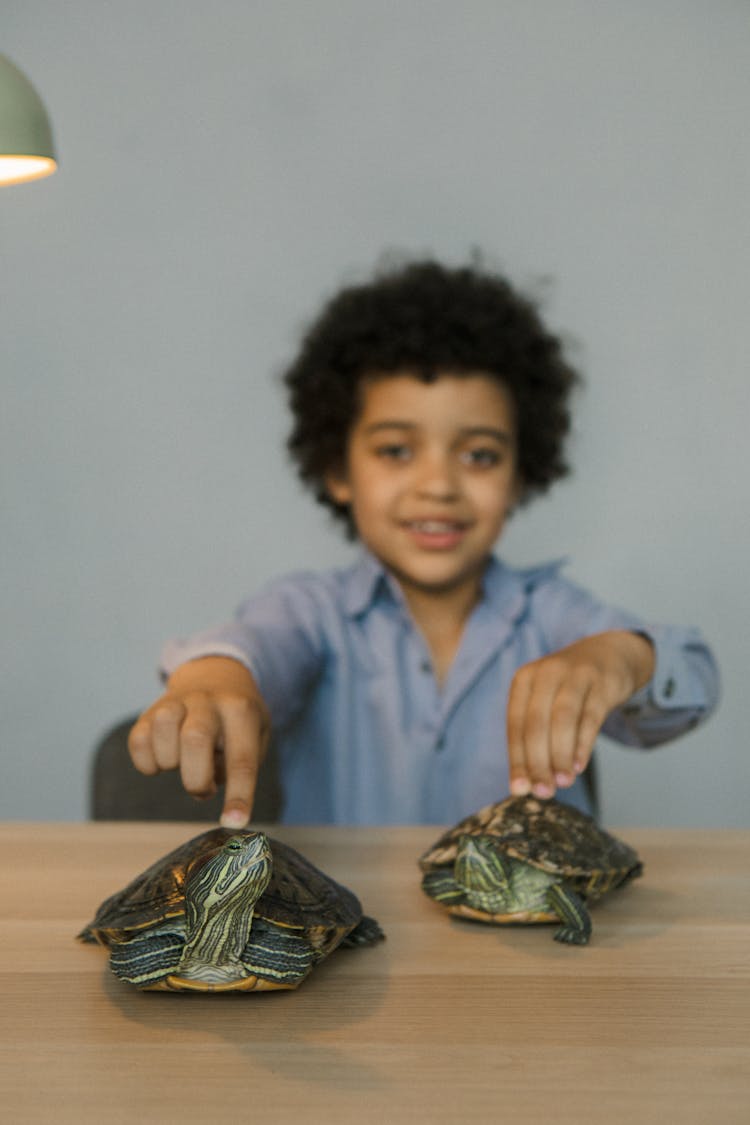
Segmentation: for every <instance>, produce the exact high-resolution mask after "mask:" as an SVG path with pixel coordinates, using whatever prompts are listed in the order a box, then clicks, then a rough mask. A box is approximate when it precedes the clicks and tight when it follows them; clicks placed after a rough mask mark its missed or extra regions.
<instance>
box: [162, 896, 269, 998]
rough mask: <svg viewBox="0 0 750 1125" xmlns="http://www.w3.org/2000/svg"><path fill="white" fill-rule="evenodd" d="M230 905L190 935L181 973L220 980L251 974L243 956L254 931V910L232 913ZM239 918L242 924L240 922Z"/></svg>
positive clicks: (183, 953) (186, 944)
mask: <svg viewBox="0 0 750 1125" xmlns="http://www.w3.org/2000/svg"><path fill="white" fill-rule="evenodd" d="M230 907H231V904H230ZM230 907H225V909H224V910H217V911H215V912H214V913H213V914H212V915H211V916H209V917H207V918H206V919H205V921H204V922H203V924H202V925H201V926H199V927H197V928H196V930H195V932H194V933H193V934H192V935H191V936H190V938H189V940H188V941H187V942H186V943H185V947H184V949H183V951H182V957H181V959H180V967H179V975H180V976H183V977H186V978H188V979H190V978H191V977H192V978H197V979H200V980H203V981H206V982H219V981H227V980H236V979H237V978H238V977H243V976H247V975H248V974H247V971H246V970H245V968H244V967H243V965H242V962H241V961H240V955H241V953H242V950H243V949H244V948H245V944H246V942H247V938H248V934H249V933H250V925H251V923H252V911H245V912H243V913H242V914H241V915H239V916H238V912H237V911H234V912H233V916H232V914H231V913H230ZM238 917H241V920H242V925H241V926H239V925H237V921H238Z"/></svg>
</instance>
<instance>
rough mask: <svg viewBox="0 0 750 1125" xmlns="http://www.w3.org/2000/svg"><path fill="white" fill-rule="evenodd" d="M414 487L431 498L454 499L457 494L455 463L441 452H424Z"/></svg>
mask: <svg viewBox="0 0 750 1125" xmlns="http://www.w3.org/2000/svg"><path fill="white" fill-rule="evenodd" d="M416 489H417V492H418V494H419V495H420V496H423V497H425V498H428V499H432V500H442V501H446V500H455V499H456V497H457V496H458V494H459V486H458V476H457V472H456V465H455V463H454V462H453V460H452V458H450V457H449V456H447V455H446V454H445V453H442V452H438V451H436V452H433V453H429V454H425V456H424V457H423V458H422V459H421V461H420V465H419V473H418V476H417V481H416Z"/></svg>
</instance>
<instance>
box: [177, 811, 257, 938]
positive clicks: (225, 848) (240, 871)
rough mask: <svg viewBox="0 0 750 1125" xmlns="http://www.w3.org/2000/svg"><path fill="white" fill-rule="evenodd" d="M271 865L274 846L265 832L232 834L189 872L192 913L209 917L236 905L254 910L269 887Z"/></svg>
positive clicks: (187, 897)
mask: <svg viewBox="0 0 750 1125" xmlns="http://www.w3.org/2000/svg"><path fill="white" fill-rule="evenodd" d="M271 866H272V859H271V848H270V846H269V843H268V838H267V837H266V836H265V835H264V834H263V833H262V832H247V833H243V834H241V835H236V836H230V837H229V839H228V840H227V841H226V842H225V843H224V844H223V845H222V847H221V848H219V849H218V851H216V852H214V853H213V854H211V855H209V856H208V858H207V859H205V860H204V861H203V862H202V863H200V864H196V865H195V866H194V867H192V868H191V869H190V870H189V871H188V873H187V881H186V883H185V904H186V907H187V909H188V914H190V913H191V912H195V914H196V915H198V916H205V915H207V914H211V913H213V912H215V911H216V910H219V909H220V910H225V909H227V908H232V907H236V908H237V909H238V910H240V911H242V910H243V909H248V908H249V909H250V910H251V911H252V908H253V907H254V905H255V903H256V902H257V900H258V899H259V898H260V896H261V895H262V894H263V891H264V890H265V889H266V887H267V886H268V881H269V879H270V878H271ZM189 927H190V919H189V918H188V929H189Z"/></svg>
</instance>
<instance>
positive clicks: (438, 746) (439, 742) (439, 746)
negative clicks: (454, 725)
mask: <svg viewBox="0 0 750 1125" xmlns="http://www.w3.org/2000/svg"><path fill="white" fill-rule="evenodd" d="M444 746H445V735H444V734H441V735H440V737H439V738H438V739H437V740H436V742H435V749H436V750H442V749H443V747H444Z"/></svg>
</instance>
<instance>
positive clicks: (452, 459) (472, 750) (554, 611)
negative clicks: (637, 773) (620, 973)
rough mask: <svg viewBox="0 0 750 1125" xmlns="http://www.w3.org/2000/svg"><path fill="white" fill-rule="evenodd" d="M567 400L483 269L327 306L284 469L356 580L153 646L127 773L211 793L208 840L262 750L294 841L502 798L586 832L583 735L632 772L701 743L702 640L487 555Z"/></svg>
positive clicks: (549, 575) (278, 597)
mask: <svg viewBox="0 0 750 1125" xmlns="http://www.w3.org/2000/svg"><path fill="white" fill-rule="evenodd" d="M577 381H578V377H577V375H576V374H575V372H574V371H573V370H572V369H571V368H570V367H569V366H568V364H567V363H566V361H565V359H564V357H563V355H562V352H561V348H560V343H559V341H558V340H557V339H556V338H555V337H554V336H552V335H551V334H550V333H549V332H548V331H547V330H546V329H545V328H544V326H543V325H542V323H541V321H540V319H539V317H538V315H537V313H536V311H535V309H534V308H533V307H532V306H531V305H530V304H529V303H528V302H527V301H526V300H525V299H523V298H522V297H520V296H519V295H518V294H517V293H515V292H514V290H513V289H512V288H511V286H510V285H509V284H508V283H507V282H506V281H505V280H503V279H502V278H500V277H497V276H494V275H492V274H488V273H484V272H482V271H481V270H479V269H475V268H465V269H447V268H445V267H443V266H441V265H439V264H437V263H434V262H429V261H427V262H417V263H413V264H411V265H407V266H406V267H404V268H401V269H399V270H395V271H392V272H390V273H385V274H383V275H381V276H376V278H375V279H374V280H373V281H372V282H371V283H369V284H365V285H360V286H352V287H350V288H347V289H344V290H343V291H342V292H341V293H339V294H338V296H336V297H335V298H334V299H333V300H332V301H331V302H330V303H329V304H328V306H327V307H326V308H324V310H323V312H322V314H321V315H320V317H319V319H318V320H317V322H316V323H315V324H314V325H313V327H312V328H311V330H310V331H309V332H308V334H307V336H306V338H305V340H304V342H303V346H302V349H301V352H300V355H299V356H298V358H297V360H296V362H295V363H294V364H293V365H292V367H291V368H290V369H289V370H288V371H287V373H286V376H285V382H286V385H287V388H288V391H289V397H290V405H291V408H292V414H293V417H294V426H293V430H292V433H291V436H290V438H289V443H288V444H289V450H290V452H291V454H292V456H293V458H294V459H295V460H296V463H297V467H298V471H299V473H300V476H301V477H302V480H303V481H304V482H305V483H306V484H307V485H308V486H309V487H311V488H312V489H313V490H314V492H315V495H316V497H317V499H318V501H319V502H320V503H322V504H323V505H325V506H327V507H328V508H329V509H330V510H331V512H332V513H333V514H334V516H335V517H336V518H338V519H339V520H340V521H342V522H343V523H344V524H345V526H346V528H347V530H348V533H349V534H350V536H356V537H357V538H358V539H359V540H360V542H361V544H362V546H363V554H362V558H361V559H360V561H359V562H358V563H356V564H355V565H354V566H353V567H350V568H348V569H346V570H341V571H334V572H331V573H327V574H311V573H304V574H296V575H292V576H290V577H287V578H283V579H280V580H278V581H276V582H273V583H271V584H270V586H269V587H268V588H267V589H266V590H264V591H262V592H261V593H260V594H258V595H256V596H255V597H253V598H250V599H249V600H248V601H247V602H245V603H244V604H243V606H241V607H240V609H239V611H238V614H237V617H236V619H235V620H234V621H233V622H231V623H229V624H227V625H225V626H222V627H220V628H218V629H214V630H211V631H209V632H206V633H203V634H199V635H197V636H195V637H193V638H192V639H191V640H189V641H180V642H173V643H171V644H169V645H168V646H167V647H166V649H165V653H164V659H163V667H164V672H165V675H167V676H168V681H167V690H166V692H165V694H164V695H163V696H162V697H161V698H160V699H159V700H157V702H156V703H154V704H153V705H152V706H151V707H150V708H149V709H148V710H147V711H146V712H144V714H143V715H142V716H141V718H140V719H139V721H138V722H137V723H136V725H135V726H134V728H133V730H132V732H131V736H130V752H131V756H132V758H133V761H134V763H135V765H136V766H137V767H138V768H139V769H140V770H141V771H142V772H143V773H147V774H153V773H156V772H157V771H159V770H162V769H173V768H176V767H178V766H179V768H180V771H181V775H182V781H183V784H184V786H185V788H186V789H187V790H188V791H190V792H191V793H194V794H196V795H198V796H200V795H204V796H205V795H209V794H211V793H212V792H214V791H215V788H216V782H217V780H219V779H220V778H222V777H223V776H225V778H226V792H225V802H224V812H223V815H222V823H223V824H224V825H226V826H227V827H244V825H245V824H246V823H247V821H248V817H249V815H250V813H251V810H252V799H253V793H254V789H255V781H256V777H257V772H258V769H259V767H260V764H261V762H262V759H263V755H264V753H265V749H266V746H267V743H268V739H269V738H270V737H273V738H274V740H275V743H276V748H277V751H278V755H279V761H280V770H281V776H282V782H283V789H284V793H285V807H284V813H283V819H284V820H286V821H288V822H291V821H296V822H305V821H307V822H333V823H336V822H338V823H389V822H390V823H419V822H422V823H452V822H454V821H456V820H458V819H459V818H460V817H463V816H465V815H467V814H468V813H470V812H473V811H475V810H476V809H477V808H479V807H480V806H482V805H484V804H487V803H489V802H491V801H495V800H498V799H500V798H502V797H503V796H504V795H505V794H507V793H508V792H509V791H510V792H511V793H514V794H521V793H527V792H530V791H532V792H534V793H535V794H536V795H538V796H540V797H546V796H551V795H553V794H554V793H555V792H556V791H557V790H561V791H562V792H561V794H560V796H561V797H562V798H563V799H565V800H569V801H570V802H571V803H574V804H577V805H578V806H579V807H582V808H586V805H587V802H586V794H585V790H584V787H583V784H582V780H581V777H580V774H581V773H582V771H583V770H584V768H585V767H586V765H587V763H588V760H589V757H590V755H591V751H592V748H593V745H594V740H595V738H596V736H597V734H598V732H599V731H600V729H601V730H603V731H604V732H605V733H607V734H609V735H610V736H612V737H614V738H616V739H618V740H619V741H621V742H623V743H626V744H629V745H636V746H643V747H647V746H653V745H656V744H658V743H660V742H664V741H666V740H667V739H669V738H673V737H675V736H676V735H678V734H680V733H682V732H683V731H685V730H688V729H690V728H691V727H693V726H695V725H696V723H698V722H699V721H701V720H702V719H704V718H705V717H706V716H707V715H708V714H709V713H710V711H711V710H712V708H713V707H714V705H715V702H716V698H717V690H718V688H717V672H716V668H715V665H714V662H713V659H712V656H711V654H710V652H709V650H708V649H707V647H706V646H705V644H704V643H703V641H702V639H701V637H700V635H699V634H698V633H697V631H696V630H694V629H679V628H665V627H651V626H646V625H644V624H642V623H641V622H640V621H638V619H637V618H635V617H633V616H632V615H630V614H628V613H625V612H623V611H621V610H618V609H614V608H611V607H608V606H606V605H603V604H601V603H600V602H598V601H596V599H594V598H593V597H591V596H590V595H589V594H588V593H586V592H585V591H583V590H581V589H579V588H578V587H576V586H574V585H573V584H572V583H570V582H568V581H567V580H566V579H565V578H564V577H563V576H562V575H561V574H560V572H559V571H560V567H559V565H548V566H542V567H537V568H532V569H525V570H514V569H511V568H509V567H507V566H505V565H503V564H502V563H501V562H500V561H499V560H498V559H497V558H495V557H494V556H493V554H492V551H493V547H494V544H495V542H496V540H497V539H498V537H499V536H500V534H501V532H502V528H503V525H504V522H505V520H506V519H507V518H508V517H509V515H510V514H511V512H512V511H513V510H514V508H515V507H516V506H517V505H519V504H523V503H525V502H527V501H528V500H530V499H531V498H533V496H535V495H538V494H540V493H542V492H544V491H546V489H547V488H548V487H549V486H550V485H551V484H552V483H553V482H554V481H555V480H556V479H558V478H559V477H561V476H563V475H564V474H565V473H566V472H567V466H566V463H565V459H564V453H563V445H564V439H565V436H566V434H567V431H568V429H569V423H570V415H569V406H568V401H569V398H570V393H571V391H572V389H573V388H574V386H575V384H576V382H577Z"/></svg>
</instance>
